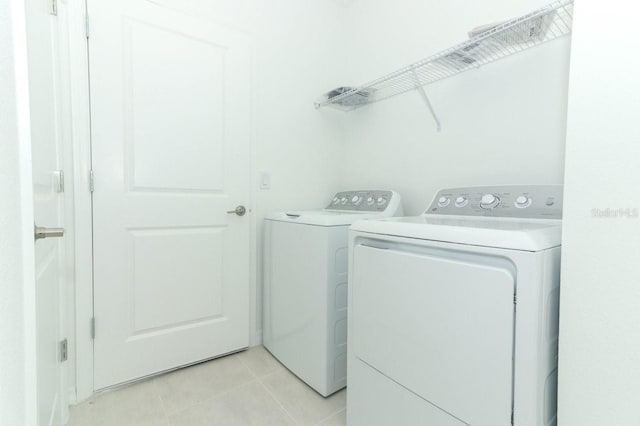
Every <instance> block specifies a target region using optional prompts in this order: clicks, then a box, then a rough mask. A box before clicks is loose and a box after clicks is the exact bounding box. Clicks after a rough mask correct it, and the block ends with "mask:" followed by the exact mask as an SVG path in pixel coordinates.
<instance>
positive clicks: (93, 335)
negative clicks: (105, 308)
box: [90, 317, 96, 339]
mask: <svg viewBox="0 0 640 426" xmlns="http://www.w3.org/2000/svg"><path fill="white" fill-rule="evenodd" d="M90 327H91V338H92V339H95V338H96V317H93V318H91V325H90Z"/></svg>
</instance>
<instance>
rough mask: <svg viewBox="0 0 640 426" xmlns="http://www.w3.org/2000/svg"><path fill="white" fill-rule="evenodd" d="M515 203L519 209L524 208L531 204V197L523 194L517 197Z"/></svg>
mask: <svg viewBox="0 0 640 426" xmlns="http://www.w3.org/2000/svg"><path fill="white" fill-rule="evenodd" d="M513 204H514V205H515V206H516V207H517V208H519V209H524V208H526V207H529V206H530V205H531V198H529V197H527V196H526V195H521V196H519V197H518V198H516V201H515V203H513Z"/></svg>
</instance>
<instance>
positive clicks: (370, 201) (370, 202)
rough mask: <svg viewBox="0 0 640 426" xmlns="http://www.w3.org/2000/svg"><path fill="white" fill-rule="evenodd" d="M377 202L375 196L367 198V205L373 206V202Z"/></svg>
mask: <svg viewBox="0 0 640 426" xmlns="http://www.w3.org/2000/svg"><path fill="white" fill-rule="evenodd" d="M375 202H376V200H374V199H373V197H369V198H367V205H368V206H372V205H373V203H375Z"/></svg>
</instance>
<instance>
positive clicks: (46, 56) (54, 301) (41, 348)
mask: <svg viewBox="0 0 640 426" xmlns="http://www.w3.org/2000/svg"><path fill="white" fill-rule="evenodd" d="M45 6H46V4H45V2H26V24H27V48H28V61H29V93H30V99H29V104H30V115H31V143H32V145H31V149H32V160H33V194H34V197H33V204H34V216H35V217H34V219H35V223H36V224H37V225H38V226H40V227H47V228H55V227H58V226H62V224H63V223H64V221H63V215H62V207H63V206H62V194H61V193H60V190H61V189H62V188H61V182H60V172H59V169H60V159H61V145H60V140H61V138H60V134H59V132H60V126H59V123H58V111H59V108H58V107H59V100H58V94H57V91H56V88H57V87H59V86H58V80H57V79H58V76H59V74H58V71H59V61H58V51H57V40H58V37H57V34H58V22H57V18H56V17H55V16H54V15H51V14H49V12H48V10H47V8H46V7H45ZM50 230H53V229H50ZM62 254H63V245H62V238H59V237H55V236H54V235H52V236H51V237H48V238H43V239H38V240H36V241H35V277H36V283H35V285H36V288H35V291H36V328H37V337H36V351H37V352H36V360H37V364H36V368H37V372H36V380H37V406H38V415H37V417H38V425H61V424H62V421H63V417H64V416H65V412H66V409H67V401H66V395H67V392H66V391H64V390H63V382H64V381H63V377H64V376H63V365H64V364H62V361H63V360H62V359H61V357H60V355H61V354H60V341H61V335H62V330H61V324H62V321H61V320H60V315H61V311H60V306H61V303H60V302H61V300H62V295H63V288H64V287H63V278H64V277H63V261H62Z"/></svg>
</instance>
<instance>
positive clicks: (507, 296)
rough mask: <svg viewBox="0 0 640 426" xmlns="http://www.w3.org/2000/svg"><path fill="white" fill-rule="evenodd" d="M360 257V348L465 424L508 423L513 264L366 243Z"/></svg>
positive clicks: (363, 356)
mask: <svg viewBox="0 0 640 426" xmlns="http://www.w3.org/2000/svg"><path fill="white" fill-rule="evenodd" d="M494 263H495V262H494ZM353 265H354V271H353V284H352V285H353V286H354V287H353V307H354V312H353V316H352V318H353V321H354V323H353V325H352V326H353V331H354V337H353V348H352V350H353V352H354V355H355V356H356V357H357V358H358V359H360V360H362V361H364V362H365V363H367V364H369V365H371V366H372V367H373V368H375V369H376V370H378V371H379V372H381V373H382V374H384V375H386V376H388V377H389V378H391V379H392V380H395V381H397V382H398V383H400V384H401V385H402V386H404V387H406V388H407V389H409V390H410V391H411V392H413V393H415V394H417V395H418V396H420V397H422V398H424V399H425V400H427V401H429V402H430V403H431V404H433V405H435V406H436V407H438V408H440V409H441V410H443V411H445V412H447V413H449V414H451V415H453V416H455V417H456V418H458V419H460V420H462V421H463V422H465V423H468V424H473V425H486V426H498V425H508V424H510V417H511V401H512V374H513V361H512V356H513V329H514V304H513V295H514V290H515V280H514V276H513V274H512V273H511V271H510V270H508V269H506V268H505V269H503V268H500V267H496V266H489V265H487V264H483V263H480V262H478V260H471V259H470V260H462V259H457V260H453V259H448V258H442V257H437V256H432V255H429V254H422V253H412V252H408V251H407V252H404V251H400V250H392V249H386V250H385V249H379V248H372V247H368V246H363V245H357V246H355V248H354V261H353Z"/></svg>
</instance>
